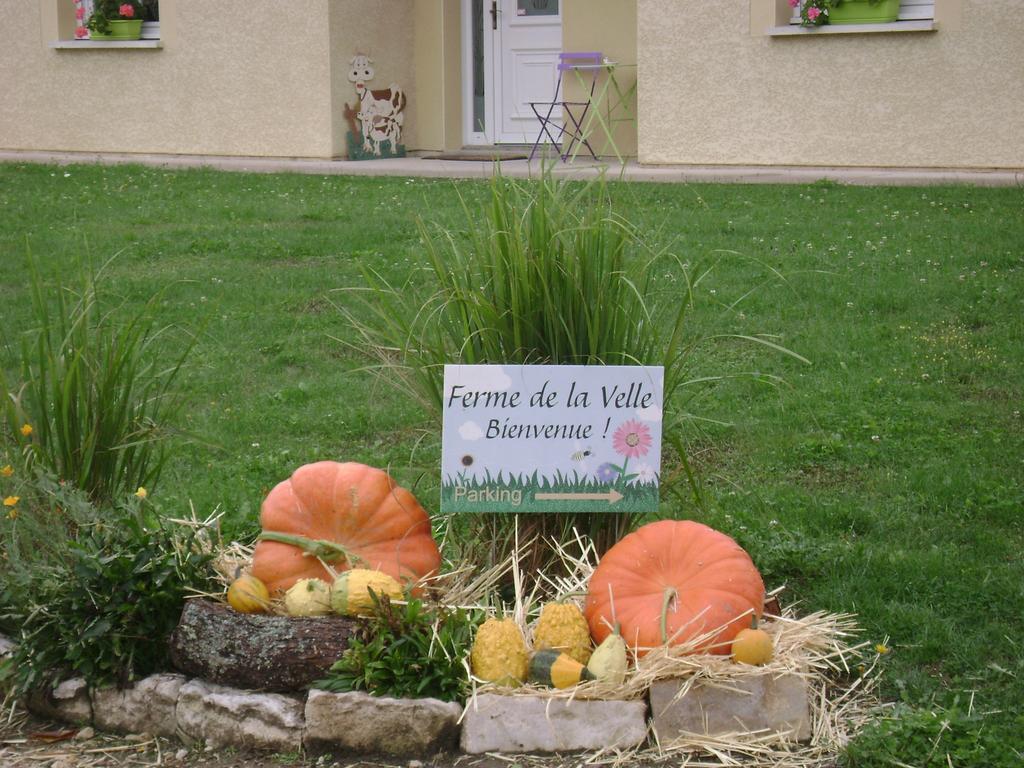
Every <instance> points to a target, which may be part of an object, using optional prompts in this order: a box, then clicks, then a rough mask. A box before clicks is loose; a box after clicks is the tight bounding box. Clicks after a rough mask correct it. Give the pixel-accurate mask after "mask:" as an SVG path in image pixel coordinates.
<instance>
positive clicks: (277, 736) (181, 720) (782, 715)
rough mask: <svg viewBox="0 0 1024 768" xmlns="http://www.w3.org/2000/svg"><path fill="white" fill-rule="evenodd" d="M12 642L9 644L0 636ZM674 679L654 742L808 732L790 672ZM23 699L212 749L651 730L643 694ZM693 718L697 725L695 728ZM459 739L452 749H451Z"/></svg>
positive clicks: (362, 751) (602, 744)
mask: <svg viewBox="0 0 1024 768" xmlns="http://www.w3.org/2000/svg"><path fill="white" fill-rule="evenodd" d="M4 639H6V638H3V637H2V636H0V640H4ZM0 648H9V644H7V645H3V644H0ZM680 685H681V682H680V681H672V680H667V681H660V682H658V683H656V684H655V685H654V686H653V687H652V690H651V696H650V701H651V709H652V712H651V715H652V721H651V722H652V724H651V728H652V729H653V730H654V732H655V733H656V734H657V738H659V739H665V738H669V739H671V738H673V737H675V736H677V735H680V734H685V733H690V732H693V731H697V732H702V731H703V732H707V733H710V734H715V733H717V732H722V731H728V730H735V729H736V728H737V727H740V728H747V729H758V730H762V729H763V730H766V731H774V732H776V733H777V734H778V735H779V736H780V737H781V738H782V739H784V740H794V741H797V740H799V741H803V740H805V739H807V738H808V737H809V736H810V717H809V711H808V690H807V686H806V683H805V682H804V681H803V680H802V679H801V678H799V677H798V676H795V675H783V676H780V677H777V678H767V677H763V678H759V679H757V680H756V681H755V682H754V683H748V684H745V685H744V686H739V687H737V686H732V687H730V688H724V687H722V686H714V685H712V684H710V683H709V682H706V681H698V682H697V683H695V684H694V685H692V686H691V687H690V690H689V691H688V693H687V695H686V696H685V697H683V698H681V699H680V698H679V697H678V694H679V692H680ZM24 704H25V706H26V707H27V708H28V709H29V710H31V711H32V712H35V713H36V714H39V715H42V716H43V717H47V718H49V719H53V720H62V721H65V722H70V723H75V724H78V725H95V726H96V727H97V728H99V729H102V730H106V731H113V732H115V733H131V734H140V733H146V734H150V735H154V736H168V737H170V736H174V737H177V738H179V739H180V740H182V741H184V742H185V743H188V744H191V743H194V742H197V741H202V742H205V743H206V744H207V745H210V746H213V747H237V748H241V749H247V750H254V749H257V750H274V751H279V752H292V751H296V750H298V749H300V748H305V749H306V750H307V751H309V752H312V753H324V752H329V753H336V754H348V755H360V756H368V755H385V756H390V757H423V756H429V755H435V754H440V753H445V752H452V751H455V750H456V749H457V748H461V750H462V751H463V752H465V753H469V754H482V753H489V752H499V753H508V754H512V753H523V752H540V753H553V752H573V751H595V750H605V749H609V748H611V749H614V750H616V751H620V752H621V751H624V750H629V749H632V748H634V747H638V746H641V745H643V743H644V742H645V741H646V739H647V738H648V732H649V728H648V717H647V715H648V712H647V710H648V704H647V700H644V699H640V700H634V701H596V700H589V701H588V700H582V699H574V700H567V699H553V698H549V697H546V696H529V695H516V696H500V695H496V694H483V693H481V694H478V695H477V696H475V697H474V698H473V699H472V700H471V701H470V702H468V703H467V707H466V709H465V711H463V707H462V706H461V705H459V704H456V703H452V702H445V701H440V700H438V699H393V698H386V697H379V696H370V695H368V694H365V693H361V692H354V693H330V692H328V691H322V690H316V689H314V690H311V691H309V692H308V694H307V693H306V692H299V693H294V694H281V693H263V692H258V691H248V690H241V689H238V688H229V687H227V686H223V685H216V684H214V683H210V682H207V681H205V680H201V679H199V678H193V679H191V680H189V679H187V678H186V677H185V676H184V675H180V674H169V673H164V674H157V675H151V676H150V677H147V678H145V679H143V680H140V681H138V682H137V683H136V684H135V685H134V686H133V687H131V688H126V689H117V688H113V687H104V688H96V689H90V688H89V687H88V685H86V682H85V681H84V680H82V679H81V678H75V679H72V680H65V681H64V682H62V683H61V684H60V685H58V686H57V687H56V688H55V689H53V690H48V691H37V692H35V693H33V694H32V695H30V696H28V697H27V698H26V700H25V702H24ZM697 725H700V726H701V727H700V728H697ZM457 745H458V746H457Z"/></svg>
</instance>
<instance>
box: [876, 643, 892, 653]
mask: <svg viewBox="0 0 1024 768" xmlns="http://www.w3.org/2000/svg"><path fill="white" fill-rule="evenodd" d="M875 651H876V652H877V653H878V654H879V655H880V656H884V655H885V654H887V653H888V652H889V646H888V645H886V644H885V643H878V644H877V645H875Z"/></svg>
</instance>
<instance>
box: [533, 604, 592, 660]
mask: <svg viewBox="0 0 1024 768" xmlns="http://www.w3.org/2000/svg"><path fill="white" fill-rule="evenodd" d="M533 647H534V649H535V650H538V651H541V650H544V649H547V648H550V649H553V650H556V651H561V652H562V653H566V654H568V655H569V656H571V657H572V658H574V659H576V661H578V662H579V663H580V664H586V663H587V662H588V661H589V660H590V654H591V653H592V652H593V648H592V644H591V641H590V626H589V625H588V624H587V620H586V618H585V617H584V616H583V612H582V611H581V610H580V609H579V608H578V607H576V606H575V605H573V604H572V603H547V604H546V605H545V606H544V607H543V608H541V611H540V618H539V619H538V620H537V626H536V627H535V628H534V630H533Z"/></svg>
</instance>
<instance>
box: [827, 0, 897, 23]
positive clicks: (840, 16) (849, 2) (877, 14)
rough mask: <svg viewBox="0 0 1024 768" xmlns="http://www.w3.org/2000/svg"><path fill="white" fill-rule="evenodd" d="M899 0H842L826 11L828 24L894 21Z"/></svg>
mask: <svg viewBox="0 0 1024 768" xmlns="http://www.w3.org/2000/svg"><path fill="white" fill-rule="evenodd" d="M899 15H900V0H879V2H869V0H843V2H842V3H840V4H839V5H836V6H833V7H832V8H830V9H829V11H828V23H829V24H884V23H886V22H889V21H896V19H897V18H898V17H899Z"/></svg>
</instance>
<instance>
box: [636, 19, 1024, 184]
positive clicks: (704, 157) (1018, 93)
mask: <svg viewBox="0 0 1024 768" xmlns="http://www.w3.org/2000/svg"><path fill="white" fill-rule="evenodd" d="M637 1H638V8H637V14H638V20H637V26H638V48H639V72H640V89H639V105H640V116H641V117H640V126H639V134H640V135H639V158H640V161H641V162H644V163H678V164H753V165H773V164H781V165H841V166H897V167H899V166H903V167H978V168H987V167H1000V168H1021V167H1024V0H936V16H937V18H938V23H939V28H938V30H937V31H935V32H920V33H899V34H842V35H827V36H826V35H815V36H809V35H804V36H800V37H770V36H766V35H765V34H764V31H765V27H766V26H767V24H765V21H766V20H767V21H769V22H770V21H771V20H772V19H773V17H774V15H775V13H776V10H775V9H776V6H777V5H782V6H784V5H785V3H784V2H783V3H778V2H777V0H716V1H715V3H714V11H713V12H711V11H710V8H709V6H710V4H708V3H697V2H686V3H682V2H680V3H676V2H673V3H666V2H663V0H637Z"/></svg>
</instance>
